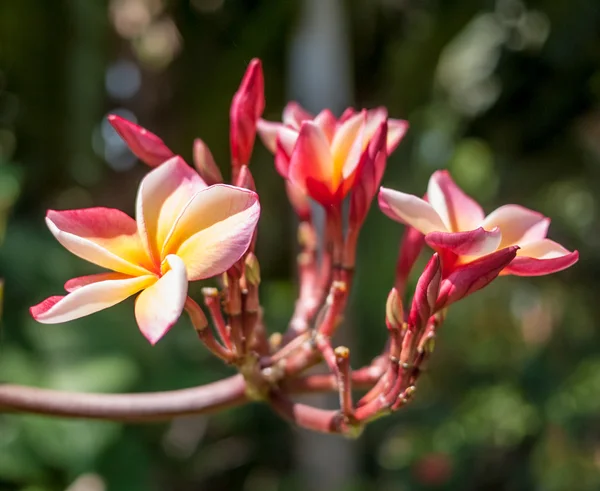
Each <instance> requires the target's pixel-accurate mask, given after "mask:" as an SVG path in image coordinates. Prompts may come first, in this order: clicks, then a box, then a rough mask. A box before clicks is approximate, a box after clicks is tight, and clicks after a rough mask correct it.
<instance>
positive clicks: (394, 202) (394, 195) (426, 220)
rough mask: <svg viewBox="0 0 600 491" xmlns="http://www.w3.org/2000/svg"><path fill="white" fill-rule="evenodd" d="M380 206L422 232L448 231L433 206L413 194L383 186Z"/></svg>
mask: <svg viewBox="0 0 600 491" xmlns="http://www.w3.org/2000/svg"><path fill="white" fill-rule="evenodd" d="M379 207H380V208H381V211H383V212H384V213H385V214H386V215H387V216H389V217H390V218H391V219H392V220H396V221H397V222H401V223H404V224H405V225H410V226H411V227H414V228H416V229H417V230H418V231H419V232H421V233H422V234H429V233H431V232H448V230H447V229H446V226H445V225H444V222H442V219H441V218H440V216H439V215H438V214H437V212H436V211H435V210H434V209H433V207H432V206H431V205H430V204H429V203H427V202H426V201H425V200H422V199H421V198H417V197H416V196H413V195H412V194H406V193H402V192H400V191H395V190H393V189H389V188H384V187H382V188H381V189H380V191H379Z"/></svg>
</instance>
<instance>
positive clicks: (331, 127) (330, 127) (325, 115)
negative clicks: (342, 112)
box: [314, 109, 337, 143]
mask: <svg viewBox="0 0 600 491" xmlns="http://www.w3.org/2000/svg"><path fill="white" fill-rule="evenodd" d="M314 121H315V124H316V125H317V126H318V127H319V128H321V131H322V132H323V134H324V135H325V137H326V138H327V141H328V142H329V143H331V141H332V140H333V136H334V134H335V126H336V124H337V121H336V119H335V116H334V115H333V113H332V112H331V111H330V110H329V109H323V110H322V111H321V112H320V113H319V114H317V117H316V118H315V119H314Z"/></svg>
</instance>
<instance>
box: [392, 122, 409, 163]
mask: <svg viewBox="0 0 600 491" xmlns="http://www.w3.org/2000/svg"><path fill="white" fill-rule="evenodd" d="M387 122H388V133H387V154H388V155H390V154H391V153H392V152H393V151H394V150H396V147H397V146H398V144H399V143H400V142H401V141H402V139H403V138H404V135H406V132H407V131H408V126H409V125H408V121H405V120H403V119H388V120H387Z"/></svg>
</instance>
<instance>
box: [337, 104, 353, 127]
mask: <svg viewBox="0 0 600 491" xmlns="http://www.w3.org/2000/svg"><path fill="white" fill-rule="evenodd" d="M355 114H356V109H354V108H353V107H348V108H346V109H345V110H344V112H343V113H342V115H341V116H340V117H339V118H338V124H340V125H341V124H342V123H345V122H346V121H348V120H349V119H350V118H351V117H352V116H354V115H355Z"/></svg>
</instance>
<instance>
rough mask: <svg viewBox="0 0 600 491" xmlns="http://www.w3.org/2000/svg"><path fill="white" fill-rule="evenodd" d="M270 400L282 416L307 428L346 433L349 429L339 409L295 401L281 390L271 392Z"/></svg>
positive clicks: (323, 431) (324, 431)
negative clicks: (333, 409) (317, 406)
mask: <svg viewBox="0 0 600 491" xmlns="http://www.w3.org/2000/svg"><path fill="white" fill-rule="evenodd" d="M270 401H271V407H272V408H273V409H274V410H275V412H276V413H277V414H279V415H280V416H281V417H282V418H284V419H287V420H288V421H291V422H292V423H294V424H296V425H298V426H300V427H302V428H305V429H307V430H312V431H318V432H320V433H338V434H344V433H346V432H347V431H348V429H349V428H348V427H347V425H346V424H345V423H344V418H343V417H342V415H341V414H340V413H339V411H332V410H326V409H318V408H316V407H312V406H307V405H306V404H300V403H298V402H293V401H291V400H290V399H288V398H287V397H286V396H285V395H284V394H282V393H280V392H274V393H273V394H271V399H270Z"/></svg>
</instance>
